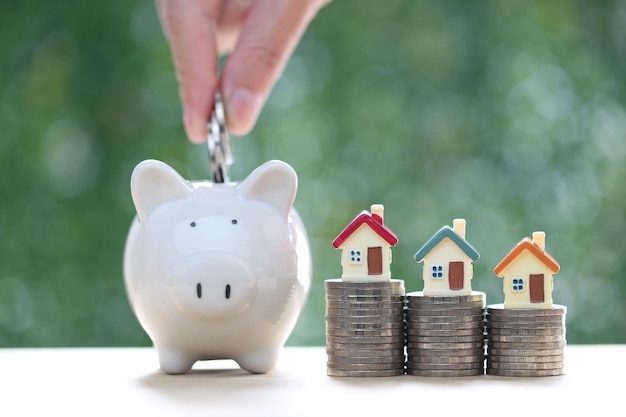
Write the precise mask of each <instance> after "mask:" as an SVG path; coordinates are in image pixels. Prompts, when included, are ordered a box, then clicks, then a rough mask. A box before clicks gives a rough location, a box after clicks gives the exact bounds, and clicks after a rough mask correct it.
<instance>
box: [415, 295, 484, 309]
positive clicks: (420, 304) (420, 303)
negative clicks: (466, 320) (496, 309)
mask: <svg viewBox="0 0 626 417" xmlns="http://www.w3.org/2000/svg"><path fill="white" fill-rule="evenodd" d="M405 300H406V305H407V306H409V307H414V308H450V309H455V308H470V307H475V308H481V309H484V308H485V307H486V304H485V300H484V299H481V300H465V301H453V302H441V301H437V302H432V301H426V300H424V299H423V298H415V297H408V296H405Z"/></svg>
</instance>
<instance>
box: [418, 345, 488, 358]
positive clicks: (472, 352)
mask: <svg viewBox="0 0 626 417" xmlns="http://www.w3.org/2000/svg"><path fill="white" fill-rule="evenodd" d="M484 352H485V351H484V348H483V347H482V346H479V347H474V348H471V349H421V348H412V347H407V349H406V353H407V356H408V357H411V358H414V357H423V358H426V357H440V358H452V357H459V358H460V357H467V356H469V357H474V358H477V359H478V358H480V357H484Z"/></svg>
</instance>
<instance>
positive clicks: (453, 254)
mask: <svg viewBox="0 0 626 417" xmlns="http://www.w3.org/2000/svg"><path fill="white" fill-rule="evenodd" d="M465 229H466V222H465V219H454V220H453V221H452V227H450V226H443V227H442V228H441V229H439V230H438V231H437V232H436V233H435V234H434V235H433V236H432V237H431V238H430V239H429V240H428V241H427V242H426V243H425V244H424V245H423V246H422V247H421V248H420V249H419V250H418V251H417V253H416V254H415V261H416V262H417V263H421V262H423V263H424V269H423V273H422V278H423V279H424V295H426V296H454V295H470V294H471V293H472V285H471V281H472V276H473V266H472V262H476V261H477V260H478V258H479V257H480V255H479V254H478V252H477V251H476V249H474V248H473V247H472V245H470V244H469V243H468V242H467V241H466V240H465Z"/></svg>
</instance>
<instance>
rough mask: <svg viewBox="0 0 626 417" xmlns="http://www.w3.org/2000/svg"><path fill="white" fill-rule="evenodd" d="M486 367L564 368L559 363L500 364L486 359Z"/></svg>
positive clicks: (561, 363) (562, 364)
mask: <svg viewBox="0 0 626 417" xmlns="http://www.w3.org/2000/svg"><path fill="white" fill-rule="evenodd" d="M487 367H489V368H491V369H559V368H563V367H564V363H563V361H561V362H500V361H494V360H492V359H490V358H487Z"/></svg>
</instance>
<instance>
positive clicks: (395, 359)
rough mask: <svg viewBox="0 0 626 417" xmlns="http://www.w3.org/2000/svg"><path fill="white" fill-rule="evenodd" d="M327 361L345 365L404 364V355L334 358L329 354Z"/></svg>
mask: <svg viewBox="0 0 626 417" xmlns="http://www.w3.org/2000/svg"><path fill="white" fill-rule="evenodd" d="M327 361H328V362H329V363H346V364H349V363H354V364H357V363H362V364H366V363H371V364H383V363H390V364H401V363H404V361H405V357H404V354H402V355H396V356H365V357H363V356H356V357H355V356H335V355H332V354H329V355H328V359H327Z"/></svg>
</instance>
